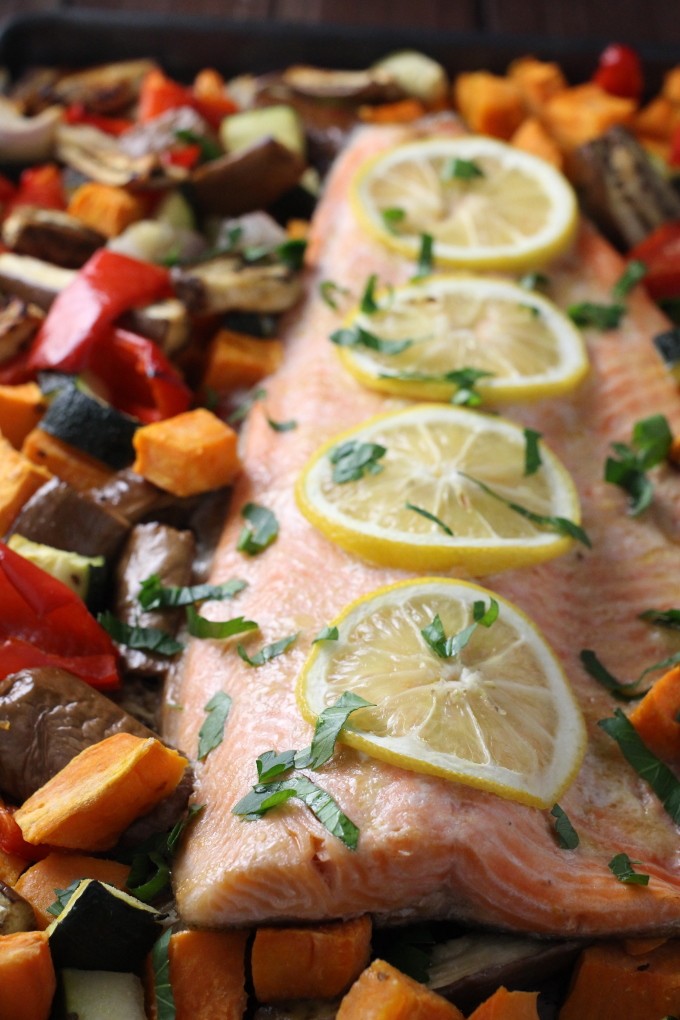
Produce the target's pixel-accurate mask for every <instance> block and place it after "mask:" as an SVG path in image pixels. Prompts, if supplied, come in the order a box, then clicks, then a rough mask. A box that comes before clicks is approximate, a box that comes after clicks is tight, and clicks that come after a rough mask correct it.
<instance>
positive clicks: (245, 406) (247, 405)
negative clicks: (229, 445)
mask: <svg viewBox="0 0 680 1020" xmlns="http://www.w3.org/2000/svg"><path fill="white" fill-rule="evenodd" d="M266 396H267V391H266V390H263V389H262V388H261V387H258V388H257V389H254V390H253V391H252V393H249V394H248V396H247V397H246V398H245V400H242V401H241V403H240V404H239V405H238V407H237V408H235V410H233V411H232V412H231V414H230V415H229V417H228V418H227V423H228V424H229V425H237V424H238V423H239V422H241V421H243V419H244V418H247V416H248V414H249V412H250V411H251V410H252V408H253V407H254V405H255V404H256V403H257V402H258V400H264V398H265V397H266Z"/></svg>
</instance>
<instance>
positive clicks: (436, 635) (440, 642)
mask: <svg viewBox="0 0 680 1020" xmlns="http://www.w3.org/2000/svg"><path fill="white" fill-rule="evenodd" d="M498 613H499V606H498V603H497V602H496V600H495V599H490V600H489V607H488V609H487V607H486V606H485V605H484V603H483V602H482V601H481V600H480V601H476V602H474V603H473V606H472V621H473V622H472V623H471V624H469V625H468V626H467V627H464V628H463V630H461V631H459V633H458V634H453V635H451V637H448V638H447V636H446V634H445V633H444V625H443V624H442V621H441V619H440V617H439V614H437V615H436V616H435V617H434V619H433V620H432V623H430V624H429V625H428V626H427V627H424V628H423V629H422V630H421V632H420V633H421V634H422V635H423V637H424V638H425V640H426V642H427V643H428V645H429V646H430V648H431V649H432V651H433V652H434V653H435V654H436V655H438V656H439V658H440V659H453V658H455V656H456V655H458V654H459V653H460V652H462V651H463V649H464V648H465V646H466V645H467V644H468V642H469V641H470V638H471V637H472V635H473V634H474V632H475V631H476V630H477V627H490V626H491V625H492V624H493V623H495V622H496V620H497V619H498Z"/></svg>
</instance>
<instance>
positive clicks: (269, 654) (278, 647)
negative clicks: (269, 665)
mask: <svg viewBox="0 0 680 1020" xmlns="http://www.w3.org/2000/svg"><path fill="white" fill-rule="evenodd" d="M297 637H298V635H297V634H289V635H288V636H287V637H284V638H279V640H278V641H273V642H272V644H270V645H264V647H263V648H261V649H260V650H259V652H256V653H255V655H253V656H252V657H251V656H250V655H248V652H247V651H246V650H245V648H244V647H243V645H238V647H237V649H236V651H237V652H238V654H239V655H240V656H241V658H242V659H243V661H244V662H247V663H248V665H249V666H264V664H265V662H269V660H270V659H275V658H276V657H277V655H283V653H284V652H285V651H286V650H287V649H288V648H290V646H291V645H292V644H293V643H294V642H295V641H296V640H297Z"/></svg>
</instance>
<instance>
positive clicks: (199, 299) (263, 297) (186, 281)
mask: <svg viewBox="0 0 680 1020" xmlns="http://www.w3.org/2000/svg"><path fill="white" fill-rule="evenodd" d="M173 279H174V283H175V290H176V292H177V296H178V297H179V298H180V299H181V300H183V301H184V303H185V304H186V306H187V308H189V310H190V311H191V312H193V313H194V314H195V315H215V314H218V313H221V312H229V311H232V310H235V309H238V310H239V311H246V312H283V311H285V310H286V309H287V308H290V307H291V306H292V305H293V304H295V302H296V301H297V299H298V298H299V296H300V294H301V284H300V281H299V279H298V278H297V276H296V274H295V273H293V272H291V270H290V269H289V268H288V266H286V265H284V264H283V263H282V262H266V263H262V264H257V265H248V264H247V263H245V262H243V261H242V260H241V259H238V258H232V257H230V256H227V257H223V258H216V259H211V260H210V261H208V262H202V263H199V264H197V265H195V266H192V267H190V268H187V269H176V270H174V271H173Z"/></svg>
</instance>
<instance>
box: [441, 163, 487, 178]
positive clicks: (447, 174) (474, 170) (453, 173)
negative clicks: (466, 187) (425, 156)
mask: <svg viewBox="0 0 680 1020" xmlns="http://www.w3.org/2000/svg"><path fill="white" fill-rule="evenodd" d="M484 176H485V174H484V171H483V170H482V168H481V167H480V166H479V165H478V164H477V163H475V161H474V160H473V159H452V160H451V162H450V163H449V164H448V166H447V167H446V168H445V170H444V173H443V175H442V179H443V180H444V181H474V180H477V179H479V178H480V177H484Z"/></svg>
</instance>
